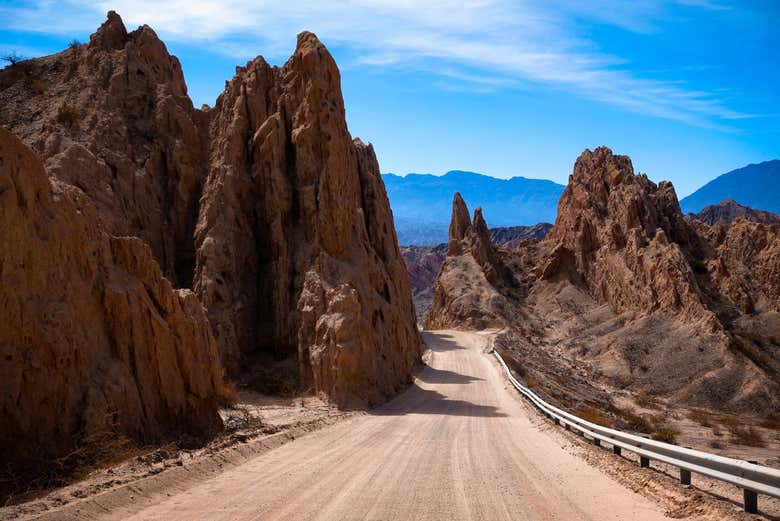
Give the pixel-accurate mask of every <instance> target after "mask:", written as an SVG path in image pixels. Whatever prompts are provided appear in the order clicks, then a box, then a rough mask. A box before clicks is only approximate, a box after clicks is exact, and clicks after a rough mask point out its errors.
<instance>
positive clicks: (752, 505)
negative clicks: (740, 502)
mask: <svg viewBox="0 0 780 521" xmlns="http://www.w3.org/2000/svg"><path fill="white" fill-rule="evenodd" d="M742 496H743V497H744V498H745V512H747V513H748V514H758V494H756V493H755V492H753V491H752V490H748V489H746V488H744V489H742Z"/></svg>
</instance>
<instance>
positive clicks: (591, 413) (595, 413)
mask: <svg viewBox="0 0 780 521" xmlns="http://www.w3.org/2000/svg"><path fill="white" fill-rule="evenodd" d="M577 416H579V417H580V418H582V419H583V420H585V421H589V422H590V423H595V424H596V425H601V426H602V427H612V420H610V419H609V417H607V416H605V415H604V414H603V413H602V412H601V411H599V410H598V409H595V408H593V407H583V408H582V409H580V410H578V411H577Z"/></svg>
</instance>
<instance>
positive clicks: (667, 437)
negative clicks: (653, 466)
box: [650, 424, 680, 443]
mask: <svg viewBox="0 0 780 521" xmlns="http://www.w3.org/2000/svg"><path fill="white" fill-rule="evenodd" d="M678 434H680V431H678V430H677V429H675V428H674V427H672V426H670V425H666V424H657V425H656V426H655V430H654V431H653V432H652V433H651V434H650V438H651V439H654V440H655V441H663V442H665V443H676V441H677V435H678Z"/></svg>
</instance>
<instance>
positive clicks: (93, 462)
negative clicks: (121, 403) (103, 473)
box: [0, 413, 148, 505]
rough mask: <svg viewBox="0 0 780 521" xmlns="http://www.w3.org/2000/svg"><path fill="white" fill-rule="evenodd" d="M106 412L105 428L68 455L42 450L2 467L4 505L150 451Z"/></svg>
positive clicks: (86, 435)
mask: <svg viewBox="0 0 780 521" xmlns="http://www.w3.org/2000/svg"><path fill="white" fill-rule="evenodd" d="M112 418H113V414H112V413H106V414H105V421H104V422H103V424H102V427H98V428H93V429H91V430H90V431H88V432H81V433H79V434H78V435H77V436H75V438H74V440H73V444H72V446H73V447H74V448H73V449H72V450H71V451H70V452H69V453H67V454H65V455H64V456H59V457H58V456H54V455H52V454H51V453H50V452H49V451H48V450H47V449H44V448H43V447H41V448H40V449H39V451H38V452H37V453H34V454H29V455H27V456H26V457H25V458H24V460H23V461H19V462H14V464H13V465H12V464H10V463H9V464H8V465H3V466H2V468H0V505H2V504H3V503H4V504H12V503H13V502H14V501H16V500H18V499H19V498H20V497H21V499H24V496H25V495H27V494H29V493H31V492H34V491H38V490H42V489H49V488H53V487H62V486H65V485H67V484H68V483H70V482H72V481H75V480H78V479H81V478H83V477H85V476H86V475H87V474H89V473H90V472H92V471H94V470H96V469H99V468H105V467H108V466H111V465H114V464H117V463H119V462H120V461H124V460H126V459H128V458H132V457H135V456H138V455H141V454H144V453H146V452H148V450H144V449H143V448H141V447H139V446H138V445H137V444H136V443H135V442H134V441H133V440H131V439H130V438H128V437H127V436H125V435H124V434H123V433H122V432H121V431H120V429H119V426H118V425H117V424H116V423H115V422H114V421H113V419H112Z"/></svg>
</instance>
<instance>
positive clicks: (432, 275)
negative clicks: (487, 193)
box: [401, 223, 552, 323]
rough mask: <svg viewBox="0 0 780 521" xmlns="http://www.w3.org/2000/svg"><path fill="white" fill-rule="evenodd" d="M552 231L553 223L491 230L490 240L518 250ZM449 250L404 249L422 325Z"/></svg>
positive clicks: (416, 307) (437, 246)
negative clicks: (527, 242) (519, 247)
mask: <svg viewBox="0 0 780 521" xmlns="http://www.w3.org/2000/svg"><path fill="white" fill-rule="evenodd" d="M550 228H552V224H550V223H539V224H536V225H534V226H506V227H496V228H490V229H489V231H490V240H491V241H492V242H493V244H495V245H496V246H499V247H505V248H516V247H517V246H519V245H520V244H522V243H524V242H525V241H534V240H541V239H544V238H545V237H547V234H548V233H549V231H550ZM447 248H448V244H447V243H446V242H444V243H441V244H437V245H436V246H401V255H402V256H403V258H404V262H405V263H406V271H407V273H408V274H409V282H410V284H411V287H412V300H413V301H414V309H415V312H416V314H417V320H418V321H419V322H423V323H424V322H425V317H427V316H428V312H429V311H430V309H431V304H432V303H433V285H434V283H435V282H436V277H437V276H438V275H439V270H441V266H442V264H444V259H445V258H446V257H447Z"/></svg>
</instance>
